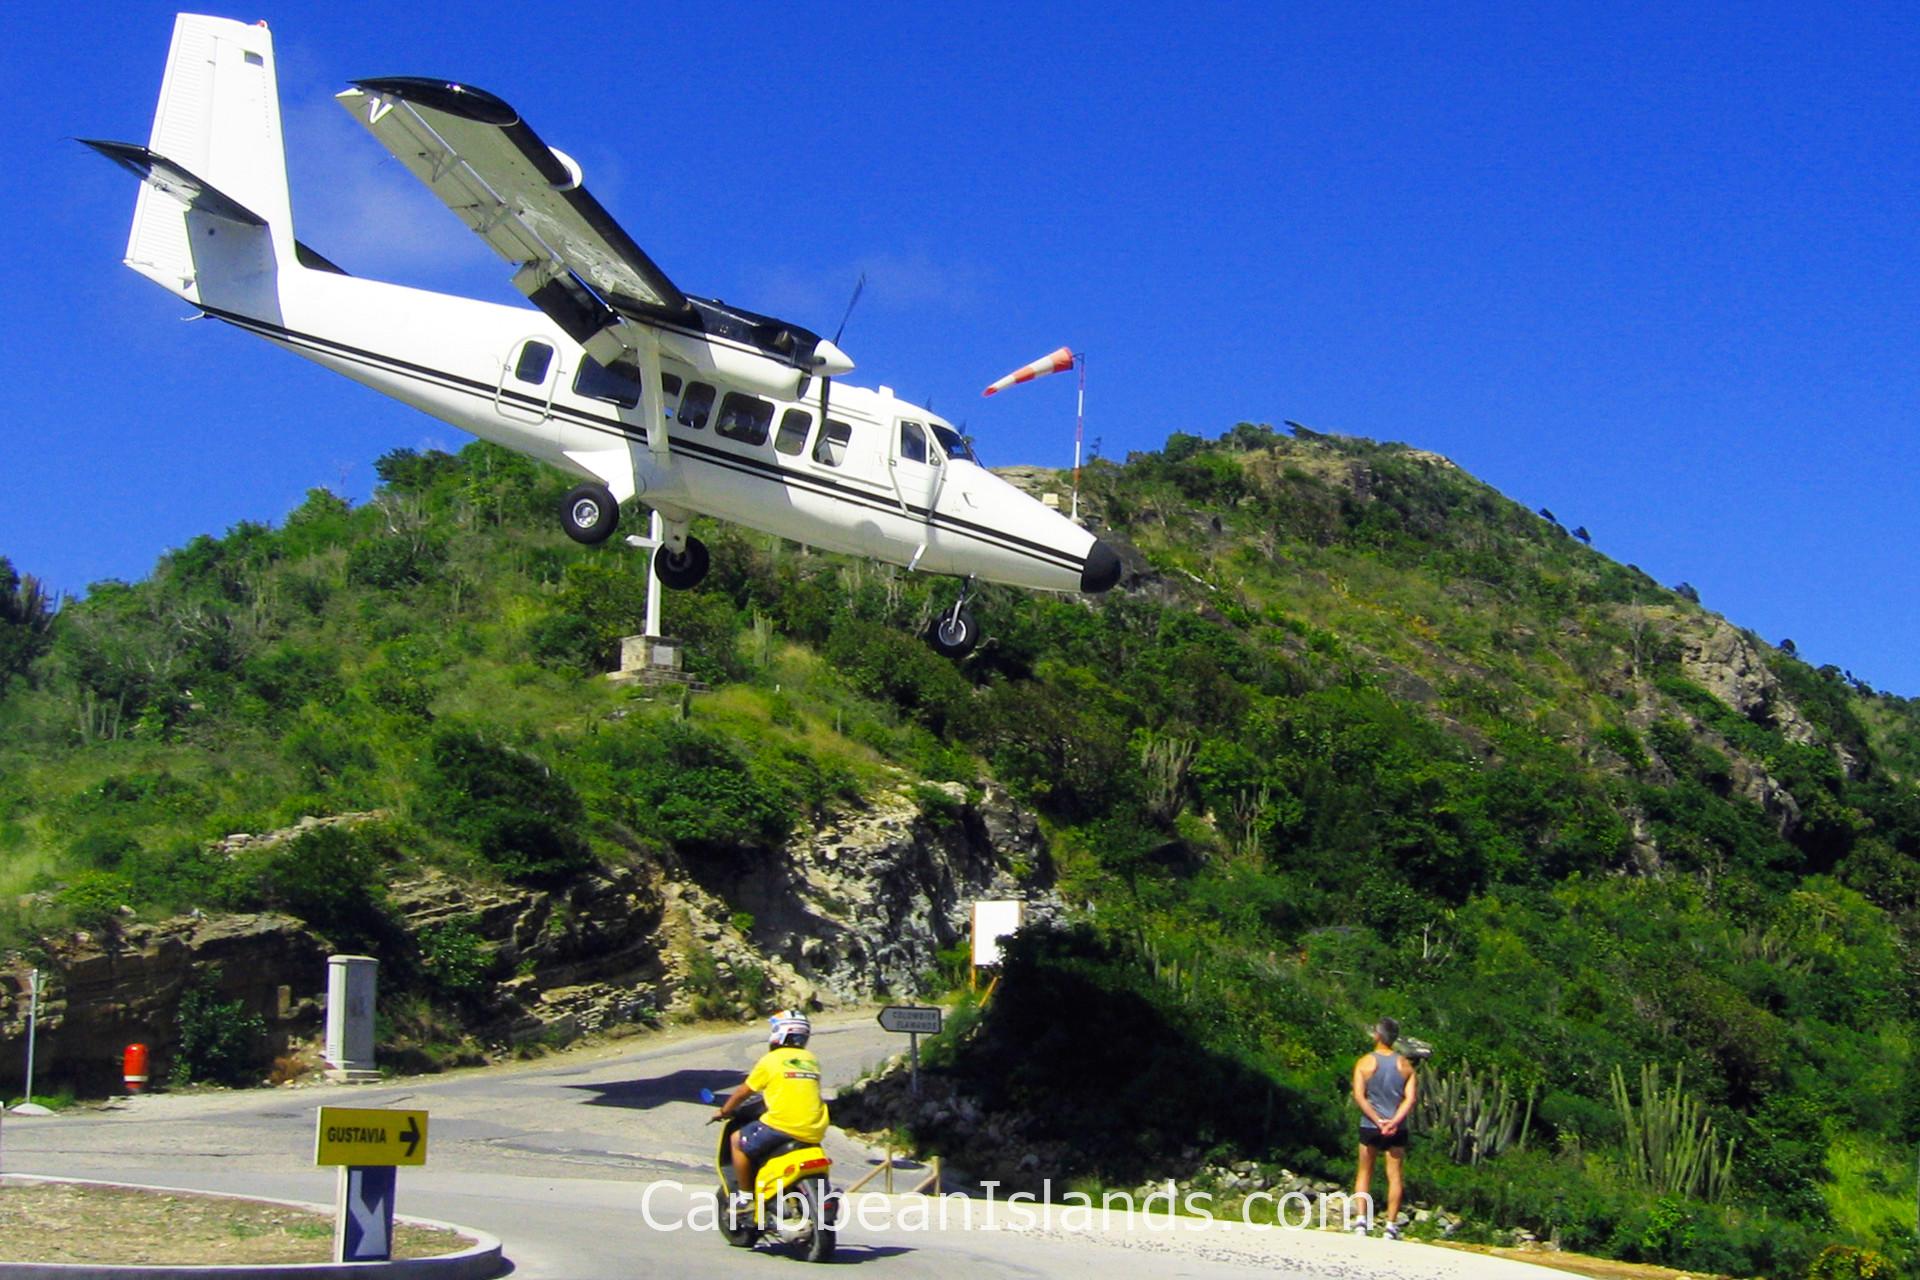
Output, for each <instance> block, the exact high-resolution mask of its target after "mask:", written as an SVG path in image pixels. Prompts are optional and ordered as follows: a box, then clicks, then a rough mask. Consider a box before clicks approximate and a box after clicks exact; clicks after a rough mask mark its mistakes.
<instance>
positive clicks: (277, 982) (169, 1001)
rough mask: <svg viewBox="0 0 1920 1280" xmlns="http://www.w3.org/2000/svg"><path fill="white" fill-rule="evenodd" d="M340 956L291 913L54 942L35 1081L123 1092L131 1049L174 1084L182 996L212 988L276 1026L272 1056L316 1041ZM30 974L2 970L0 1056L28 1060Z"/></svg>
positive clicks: (44, 969) (271, 1031) (189, 920)
mask: <svg viewBox="0 0 1920 1280" xmlns="http://www.w3.org/2000/svg"><path fill="white" fill-rule="evenodd" d="M328 951H329V948H328V947H327V945H326V943H325V942H324V940H322V939H321V938H320V937H319V936H318V935H317V934H315V933H313V932H312V931H311V930H309V929H308V928H306V927H305V926H304V925H302V924H301V923H300V922H299V921H298V920H295V919H294V918H293V917H291V916H283V915H275V914H271V913H268V914H260V915H232V916H218V917H200V916H198V915H194V916H182V917H180V918H177V919H173V920H165V921H161V922H160V923H158V924H135V925H130V926H127V927H125V928H121V929H117V930H114V931H111V932H103V933H77V934H73V935H70V936H68V937H65V938H58V939H54V940H51V941H50V942H49V944H48V956H47V959H46V961H45V963H43V964H42V965H41V966H40V979H41V995H40V1016H39V1026H38V1031H37V1034H36V1037H35V1049H34V1058H35V1079H36V1081H38V1082H39V1084H36V1088H39V1087H40V1086H41V1085H50V1084H53V1083H55V1082H58V1083H60V1084H65V1085H70V1086H72V1087H73V1088H74V1089H76V1090H78V1091H79V1092H82V1093H93V1094H99V1093H109V1092H119V1091H120V1087H121V1062H122V1055H123V1053H124V1052H125V1049H126V1046H128V1045H129V1044H134V1043H140V1044H145V1045H147V1046H148V1047H149V1048H150V1049H151V1050H152V1052H153V1058H152V1062H151V1071H150V1074H151V1075H152V1076H153V1077H154V1080H155V1081H156V1082H159V1081H163V1080H165V1079H166V1076H167V1073H168V1071H169V1070H170V1069H171V1067H172V1059H171V1054H172V1048H173V1045H174V1044H175V1042H176V1039H177V1036H178V1028H177V1026H176V1025H175V1024H176V1018H177V1015H178V1011H179V1007H180V997H181V995H182V994H184V993H185V992H186V990H187V989H188V988H189V987H191V986H194V985H196V984H198V983H202V982H206V981H208V980H209V979H211V980H212V983H213V986H214V989H215V991H216V993H217V994H218V997H219V998H220V999H221V1000H223V1001H224V1000H237V1001H239V1002H240V1003H241V1004H242V1005H243V1006H244V1007H245V1009H246V1011H247V1012H249V1013H254V1014H258V1015H259V1016H260V1017H261V1018H262V1019H263V1020H264V1021H265V1023H266V1025H267V1032H268V1043H267V1044H266V1045H264V1046H262V1049H263V1057H264V1056H266V1055H268V1054H272V1053H279V1052H281V1051H283V1050H284V1048H285V1046H286V1044H287V1042H288V1041H289V1040H290V1039H294V1038H298V1037H301V1036H306V1035H311V1034H313V1033H314V1032H315V1031H316V1030H317V1029H318V1028H319V1025H320V1019H321V1017H322V1009H321V1002H322V1000H323V998H324V995H325V989H326V967H327V965H326V962H327V953H328ZM28 1003H29V997H28V982H27V974H26V972H25V971H24V970H22V969H15V970H9V971H6V972H0V1053H3V1054H6V1055H8V1057H7V1060H8V1061H18V1060H19V1059H20V1057H23V1056H24V1054H25V1046H26V1032H27V1026H26V1019H27V1008H28Z"/></svg>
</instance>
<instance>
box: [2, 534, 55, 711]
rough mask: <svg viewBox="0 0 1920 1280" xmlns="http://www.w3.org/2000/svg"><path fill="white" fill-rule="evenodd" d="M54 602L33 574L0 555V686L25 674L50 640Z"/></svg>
mask: <svg viewBox="0 0 1920 1280" xmlns="http://www.w3.org/2000/svg"><path fill="white" fill-rule="evenodd" d="M53 615H54V605H53V601H52V600H51V599H50V598H49V597H48V595H47V590H46V588H45V587H43V586H41V585H40V580H39V579H38V578H35V577H34V576H33V575H32V574H20V573H17V572H15V570H14V567H13V562H12V561H10V560H8V559H7V558H6V557H5V556H0V687H4V686H5V685H6V683H7V682H8V681H9V680H12V679H13V677H15V676H17V675H24V674H25V673H26V670H27V668H28V667H29V666H31V665H32V664H33V660H34V659H35V658H37V657H39V656H40V655H41V654H43V653H45V652H46V651H47V646H48V645H49V644H50V643H52V639H53Z"/></svg>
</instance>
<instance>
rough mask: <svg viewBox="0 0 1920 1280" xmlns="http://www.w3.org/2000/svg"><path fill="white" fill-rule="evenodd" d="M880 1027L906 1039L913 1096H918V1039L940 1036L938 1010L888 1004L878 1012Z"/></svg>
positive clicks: (924, 1006) (920, 1006) (921, 1006)
mask: <svg viewBox="0 0 1920 1280" xmlns="http://www.w3.org/2000/svg"><path fill="white" fill-rule="evenodd" d="M880 1027H881V1029H882V1030H884V1031H898V1032H903V1033H905V1035H906V1037H907V1053H908V1055H909V1059H908V1060H909V1061H910V1062H911V1063H912V1068H911V1070H912V1076H911V1079H912V1081H913V1096H914V1097H916V1098H917V1097H919V1096H920V1037H921V1036H937V1035H939V1034H940V1010H939V1009H937V1008H934V1007H933V1006H931V1005H911V1004H890V1005H888V1006H887V1007H886V1008H884V1009H882V1010H881V1011H880Z"/></svg>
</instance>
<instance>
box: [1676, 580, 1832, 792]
mask: <svg viewBox="0 0 1920 1280" xmlns="http://www.w3.org/2000/svg"><path fill="white" fill-rule="evenodd" d="M1677 639H1678V640H1679V641H1680V669H1681V671H1682V672H1684V673H1685V675H1686V677H1687V679H1689V680H1691V681H1693V682H1694V683H1695V684H1697V685H1699V686H1700V687H1701V688H1703V689H1705V690H1706V691H1707V692H1709V693H1711V694H1712V695H1713V696H1714V697H1716V698H1718V699H1720V701H1722V702H1724V703H1726V704H1727V705H1728V706H1730V707H1732V708H1733V709H1734V710H1735V711H1738V712H1739V713H1740V714H1741V715H1743V716H1745V717H1747V718H1748V719H1749V720H1752V721H1753V722H1754V723H1755V724H1762V725H1766V726H1768V727H1770V728H1772V729H1775V730H1778V731H1779V733H1780V735H1781V736H1782V737H1784V738H1785V739H1786V740H1787V741H1788V742H1796V743H1800V744H1802V745H1805V744H1807V743H1813V742H1818V741H1819V740H1820V731H1819V730H1818V729H1816V728H1814V726H1813V724H1812V722H1810V721H1809V720H1808V719H1807V718H1806V717H1805V716H1803V715H1801V714H1800V709H1799V708H1798V707H1796V706H1794V705H1793V702H1792V700H1791V699H1790V698H1789V697H1788V696H1787V692H1786V690H1785V689H1783V688H1782V687H1781V685H1780V681H1779V680H1777V679H1776V678H1775V677H1774V674H1773V672H1772V671H1771V670H1769V669H1768V667H1767V663H1766V659H1765V658H1764V657H1762V656H1761V653H1760V651H1759V649H1758V648H1756V647H1755V646H1754V644H1753V642H1752V641H1750V640H1748V639H1747V637H1746V636H1745V635H1743V634H1742V633H1741V632H1740V631H1739V630H1738V629H1736V628H1735V627H1733V626H1732V625H1731V624H1729V623H1727V622H1726V621H1725V620H1724V619H1721V618H1716V617H1711V616H1709V617H1708V618H1706V619H1705V629H1704V630H1699V631H1695V630H1687V631H1682V632H1681V633H1680V635H1679V636H1678V637H1677ZM1833 751H1834V753H1835V755H1837V756H1838V757H1839V760H1840V767H1841V768H1842V769H1843V770H1845V772H1846V774H1847V776H1848V777H1853V776H1855V775H1856V774H1857V773H1858V772H1859V768H1860V762H1859V761H1858V760H1856V759H1855V758H1854V757H1853V756H1852V754H1851V753H1849V752H1848V751H1847V750H1846V748H1845V747H1842V746H1840V745H1839V744H1837V743H1836V744H1835V745H1834V747H1833ZM1755 798H1758V797H1755Z"/></svg>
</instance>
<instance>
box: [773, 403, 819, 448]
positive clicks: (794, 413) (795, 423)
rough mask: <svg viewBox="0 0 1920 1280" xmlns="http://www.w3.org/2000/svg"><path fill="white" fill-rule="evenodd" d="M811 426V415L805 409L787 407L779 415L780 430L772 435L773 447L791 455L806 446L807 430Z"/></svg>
mask: <svg viewBox="0 0 1920 1280" xmlns="http://www.w3.org/2000/svg"><path fill="white" fill-rule="evenodd" d="M812 427H813V415H812V414H810V413H808V412H807V411H806V410H805V409H789V410H787V411H786V412H785V413H783V414H781V415H780V431H779V433H778V434H776V435H775V436H774V437H773V447H774V448H775V449H778V450H779V451H780V452H781V453H784V454H787V455H788V456H790V457H791V456H792V455H794V454H797V453H799V452H800V450H801V449H803V448H805V447H806V443H807V432H808V431H809V430H811V429H812Z"/></svg>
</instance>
